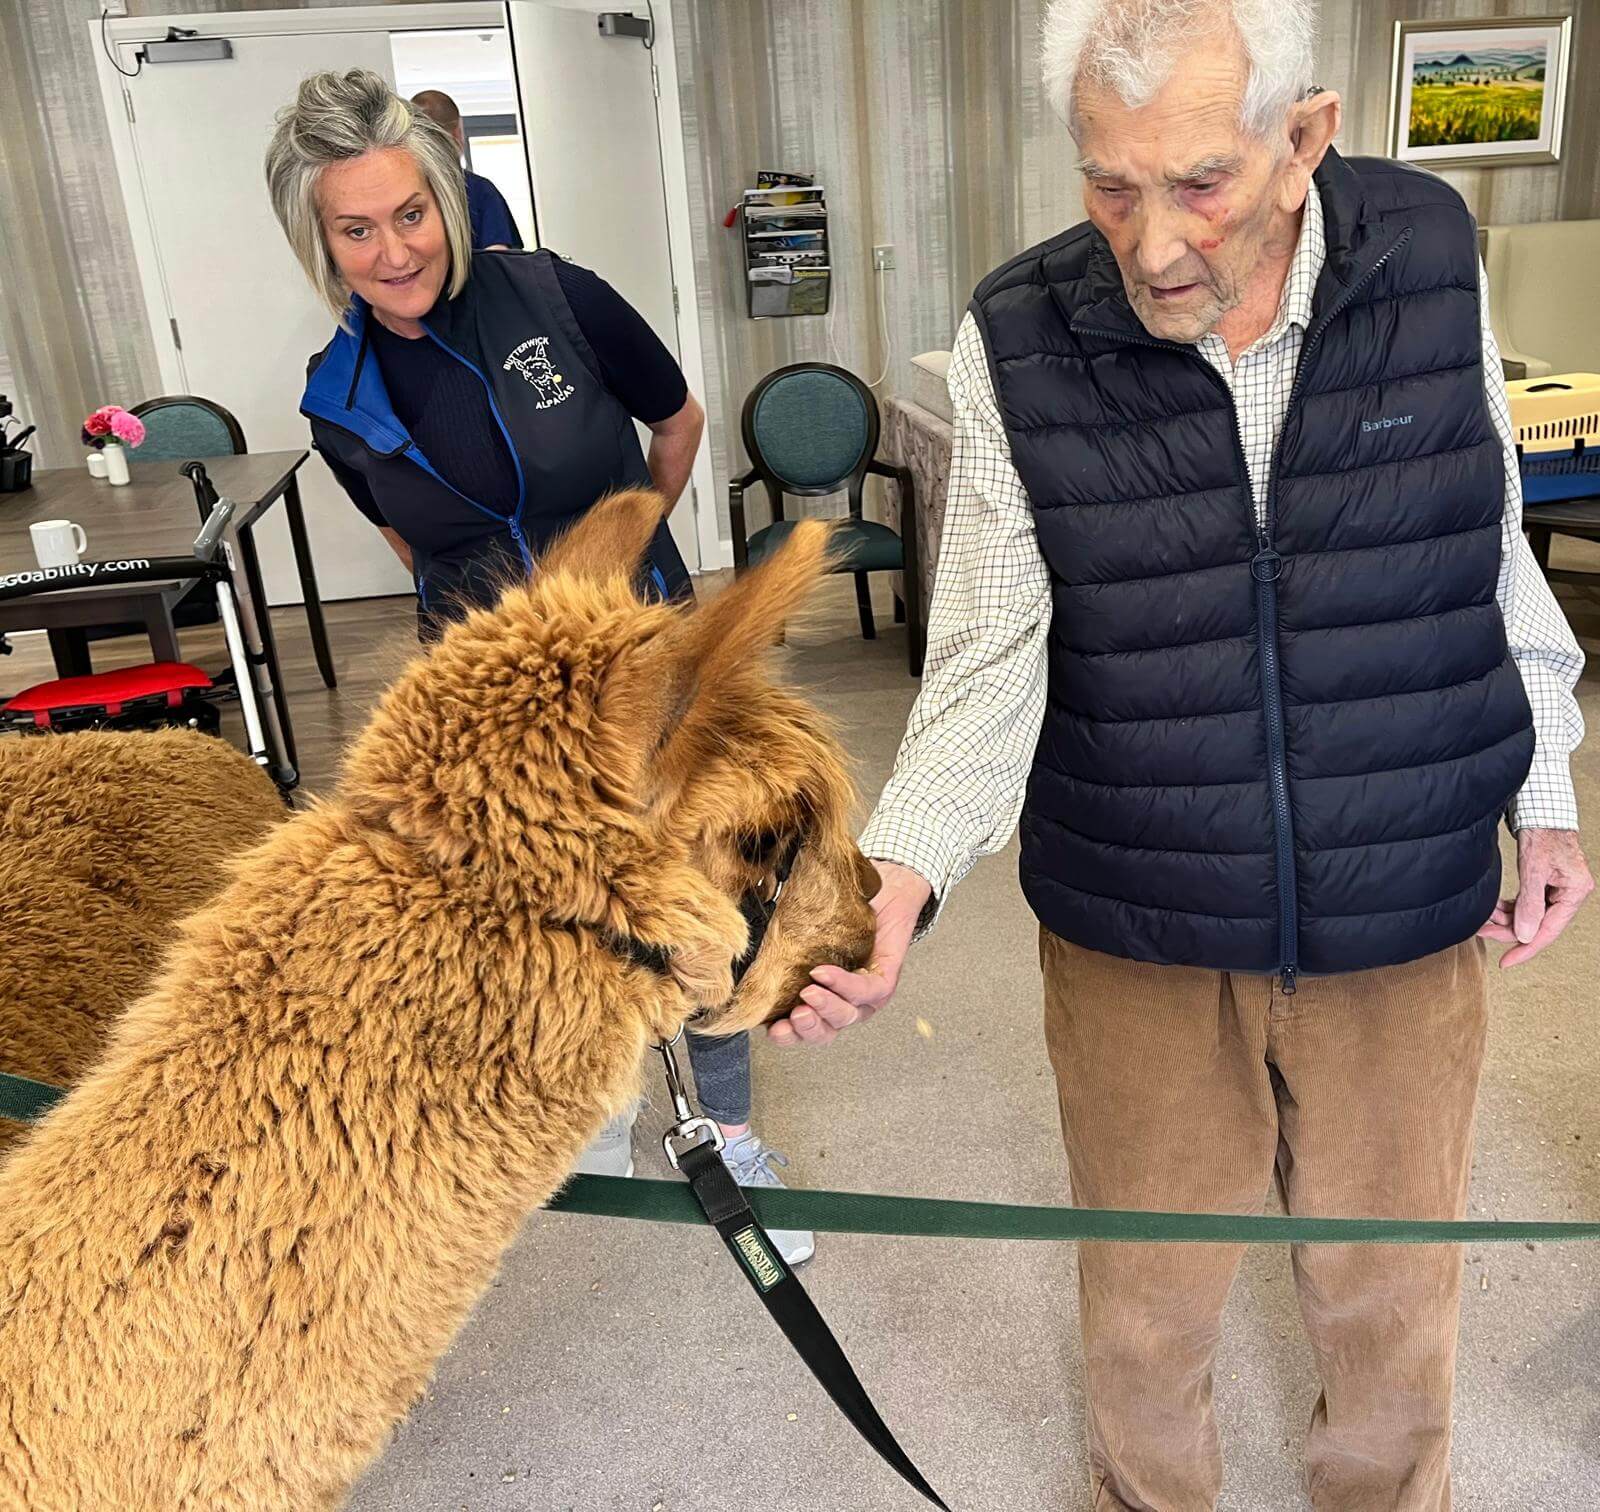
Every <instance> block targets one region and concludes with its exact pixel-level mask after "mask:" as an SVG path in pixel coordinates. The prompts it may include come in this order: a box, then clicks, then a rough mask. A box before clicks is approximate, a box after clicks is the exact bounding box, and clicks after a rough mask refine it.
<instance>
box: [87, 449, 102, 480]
mask: <svg viewBox="0 0 1600 1512" xmlns="http://www.w3.org/2000/svg"><path fill="white" fill-rule="evenodd" d="M84 460H85V462H87V464H88V467H89V476H90V477H91V478H103V477H105V475H106V454H105V453H104V452H100V451H92V452H90V453H89V455H88V456H87V457H86V458H85V459H84Z"/></svg>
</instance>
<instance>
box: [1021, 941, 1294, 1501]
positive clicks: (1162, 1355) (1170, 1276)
mask: <svg viewBox="0 0 1600 1512" xmlns="http://www.w3.org/2000/svg"><path fill="white" fill-rule="evenodd" d="M1040 961H1041V964H1042V966H1043V968H1044V997H1045V1038H1046V1041H1047V1043H1048V1045H1049V1049H1050V1060H1051V1064H1052V1065H1053V1067H1054V1068H1055V1073H1056V1084H1057V1088H1058V1091H1059V1094H1060V1101H1061V1127H1062V1133H1063V1136H1064V1138H1065V1141H1066V1147H1067V1167H1068V1172H1069V1175H1070V1177H1071V1181H1072V1200H1073V1202H1074V1203H1075V1204H1076V1205H1077V1206H1079V1207H1108V1208H1142V1209H1155V1210H1165V1211H1178V1212H1211V1213H1255V1212H1259V1211H1260V1209H1261V1207H1262V1204H1263V1202H1264V1201H1265V1199H1266V1195H1267V1191H1268V1188H1269V1187H1270V1185H1271V1182H1272V1168H1273V1156H1274V1154H1275V1152H1276V1149H1277V1144H1278V1130H1277V1113H1276V1109H1275V1108H1274V1106H1273V1099H1272V1086H1271V1079H1270V1076H1269V1073H1268V1068H1267V1066H1266V1060H1265V1056H1266V1028H1267V1026H1266V1015H1267V1001H1268V991H1269V987H1268V983H1267V982H1266V980H1265V979H1260V978H1253V977H1233V976H1229V975H1227V974H1225V973H1222V972H1216V971H1201V970H1197V969H1191V968H1187V967H1177V966H1148V965H1143V964H1140V963H1138V962H1134V961H1124V960H1119V959H1117V958H1115V957H1112V956H1107V955H1100V954H1098V953H1097V952H1095V951H1090V950H1083V949H1080V948H1079V947H1078V946H1075V945H1070V944H1068V943H1067V942H1066V941H1064V940H1061V939H1059V938H1057V937H1056V936H1055V935H1053V934H1051V933H1050V932H1049V931H1048V930H1042V931H1041V932H1040ZM1242 1255H1243V1249H1242V1247H1241V1246H1239V1245H1223V1244H1083V1245H1080V1246H1079V1247H1078V1299H1079V1309H1080V1314H1081V1318H1080V1325H1081V1329H1082V1335H1083V1352H1084V1383H1085V1391H1086V1395H1087V1398H1088V1417H1089V1463H1090V1474H1091V1476H1092V1479H1093V1487H1094V1507H1095V1509H1096V1512H1124V1509H1128V1512H1211V1509H1212V1508H1213V1507H1214V1506H1215V1504H1216V1499H1217V1494H1218V1491H1219V1490H1220V1488H1221V1484H1222V1451H1221V1447H1220V1444H1219V1441H1218V1437H1217V1427H1216V1420H1215V1417H1214V1416H1213V1412H1212V1405H1211V1397H1212V1382H1211V1372H1212V1362H1213V1358H1214V1356H1215V1354H1216V1347H1217V1341H1218V1339H1219V1337H1220V1335H1221V1331H1222V1310H1223V1306H1224V1304H1225V1303H1226V1301H1227V1297H1228V1290H1229V1288H1230V1287H1231V1285H1232V1284H1233V1277H1234V1273H1235V1272H1236V1271H1237V1270H1238V1267H1239V1261H1240V1258H1241V1257H1242Z"/></svg>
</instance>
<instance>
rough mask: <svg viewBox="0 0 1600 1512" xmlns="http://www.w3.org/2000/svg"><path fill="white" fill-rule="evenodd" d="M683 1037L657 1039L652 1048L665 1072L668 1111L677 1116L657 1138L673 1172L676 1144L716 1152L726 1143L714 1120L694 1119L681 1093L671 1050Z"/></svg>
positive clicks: (678, 1033) (680, 1032) (679, 1080)
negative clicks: (704, 1146) (669, 1101)
mask: <svg viewBox="0 0 1600 1512" xmlns="http://www.w3.org/2000/svg"><path fill="white" fill-rule="evenodd" d="M682 1038H683V1030H682V1029H681V1028H680V1029H679V1030H678V1032H677V1033H676V1034H675V1035H673V1036H672V1038H671V1039H669V1040H657V1041H656V1049H657V1050H659V1051H660V1052H661V1064H662V1066H663V1067H664V1068H665V1070H666V1073H667V1091H668V1093H669V1094H670V1095H671V1097H672V1111H673V1112H674V1113H675V1114H676V1115H677V1118H678V1121H677V1122H676V1123H675V1124H673V1126H672V1127H671V1128H670V1129H668V1130H667V1132H666V1133H665V1134H663V1135H662V1136H661V1148H662V1149H664V1150H665V1151H666V1152H667V1164H668V1165H670V1166H671V1167H672V1169H673V1170H675V1171H676V1170H678V1169H679V1166H678V1144H680V1143H683V1144H689V1145H696V1144H707V1143H709V1144H710V1146H711V1148H712V1149H714V1150H720V1149H722V1147H723V1146H724V1145H725V1144H726V1143H727V1140H726V1139H724V1138H723V1135H722V1130H721V1129H720V1128H719V1127H718V1126H717V1121H716V1120H715V1119H714V1118H696V1117H695V1116H694V1113H693V1111H692V1110H691V1108H690V1107H689V1098H688V1096H687V1094H686V1093H685V1092H684V1090H683V1077H682V1076H681V1075H680V1074H679V1071H678V1058H677V1057H676V1056H675V1055H674V1054H673V1053H672V1047H673V1046H674V1045H675V1044H677V1043H678V1041H679V1040H681V1039H682ZM703 1134H708V1135H710V1136H711V1137H710V1139H709V1140H706V1139H702V1138H701V1137H700V1136H701V1135H703Z"/></svg>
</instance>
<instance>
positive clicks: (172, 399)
mask: <svg viewBox="0 0 1600 1512" xmlns="http://www.w3.org/2000/svg"><path fill="white" fill-rule="evenodd" d="M130 413H132V414H135V415H137V416H138V417H139V418H140V419H141V420H143V421H144V444H143V445H142V446H141V447H140V448H139V449H138V451H136V452H135V453H134V454H133V456H134V459H135V460H136V461H139V462H191V461H196V460H204V459H205V458H206V457H233V456H237V455H239V453H241V452H245V451H248V450H249V447H247V446H246V445H245V444H244V430H243V428H242V427H241V426H240V424H239V422H238V421H237V420H235V419H234V418H233V416H232V415H230V414H229V413H228V412H227V410H225V409H223V407H222V406H221V405H220V404H213V403H212V402H211V400H209V399H201V398H198V397H197V396H195V395H194V394H163V395H162V396H161V397H160V398H159V399H146V400H145V401H144V403H143V404H136V405H134V407H133V409H132V410H131V411H130Z"/></svg>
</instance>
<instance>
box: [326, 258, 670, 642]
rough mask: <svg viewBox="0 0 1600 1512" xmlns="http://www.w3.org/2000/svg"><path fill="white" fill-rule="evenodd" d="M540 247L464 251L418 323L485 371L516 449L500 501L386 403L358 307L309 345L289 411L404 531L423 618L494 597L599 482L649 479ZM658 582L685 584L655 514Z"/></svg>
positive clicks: (645, 484) (589, 500)
mask: <svg viewBox="0 0 1600 1512" xmlns="http://www.w3.org/2000/svg"><path fill="white" fill-rule="evenodd" d="M551 258H552V254H551V253H550V252H548V251H539V252H475V253H474V254H473V257H472V273H471V276H470V277H469V278H468V279H467V283H466V287H465V288H463V289H462V291H461V293H460V294H458V295H457V296H456V297H455V298H454V299H450V300H441V301H440V302H439V303H438V304H437V305H436V306H434V308H433V309H432V310H431V311H430V312H429V314H428V317H427V319H426V320H425V321H424V322H423V324H424V325H425V326H426V328H427V332H428V336H427V338H426V339H428V340H432V341H436V342H438V343H439V344H440V345H442V346H443V347H445V349H446V350H448V351H449V352H451V353H452V354H453V355H454V356H455V357H456V358H458V359H459V360H460V361H462V362H464V363H466V364H467V365H468V366H469V367H471V368H472V369H473V370H474V371H475V372H476V373H477V374H478V376H479V377H480V378H481V379H482V380H483V382H484V385H485V387H486V388H487V390H488V394H489V402H490V405H491V407H492V409H493V410H494V413H495V417H496V419H497V420H498V422H499V424H500V426H501V428H502V430H503V431H504V433H505V436H506V440H507V443H508V444H509V445H510V447H511V450H512V456H513V458H514V460H515V462H516V467H517V476H518V479H519V481H520V484H521V497H520V500H519V503H518V506H517V508H516V510H515V511H514V512H513V513H512V514H510V515H502V514H498V513H496V512H495V511H493V510H491V509H487V508H485V507H484V506H483V505H481V504H479V503H478V502H477V501H476V500H473V499H469V498H467V497H466V496H465V495H463V494H460V493H458V492H456V490H455V489H454V488H452V487H451V486H450V485H449V484H448V483H446V482H445V480H444V479H443V478H442V477H441V476H440V475H439V474H438V472H437V471H435V469H434V467H433V464H432V463H431V462H430V461H429V460H428V459H427V458H426V457H425V456H424V455H423V454H422V452H421V449H420V448H419V447H418V446H417V444H416V442H415V441H414V440H413V439H412V438H411V436H410V435H408V434H407V432H406V430H405V428H404V427H403V426H402V425H401V424H400V421H399V419H398V417H397V416H396V415H395V412H394V407H393V406H392V405H391V404H390V402H389V395H388V392H387V390H386V389H385V387H384V382H383V374H382V372H381V371H380V370H379V367H378V364H377V362H376V360H375V359H374V358H373V357H372V354H371V351H370V350H369V346H368V342H367V340H366V321H367V318H368V317H367V308H366V306H365V305H364V304H362V303H361V302H360V301H354V302H353V303H352V307H351V311H350V313H349V316H348V317H347V325H346V327H341V329H340V330H339V331H338V332H337V333H336V334H335V335H334V338H333V340H332V341H331V342H329V344H328V346H327V348H326V350H325V351H323V352H321V353H319V354H318V355H317V356H315V357H313V358H312V359H311V364H310V371H309V373H308V375H307V383H306V390H305V396H304V398H302V400H301V401H300V412H301V413H302V414H303V415H305V416H306V417H307V418H308V419H309V420H310V421H311V434H312V437H313V439H314V440H315V441H316V444H317V447H318V448H319V450H321V451H324V452H327V453H329V454H330V455H332V456H334V457H336V458H337V459H338V460H339V461H341V462H343V463H344V464H345V465H346V466H348V467H350V468H353V469H354V470H355V471H356V472H358V473H360V474H361V475H362V476H363V477H364V478H365V479H366V480H367V483H368V485H369V486H370V488H371V490H372V493H373V496H374V497H375V498H376V499H377V501H378V505H379V507H380V508H381V509H382V510H383V513H384V517H385V519H386V520H387V522H388V523H389V524H390V525H391V526H393V527H394V529H396V530H397V531H399V533H400V536H401V538H402V539H403V540H405V541H407V542H408V543H410V545H411V547H412V555H413V561H414V567H415V572H416V582H417V598H418V603H419V609H420V613H421V619H422V623H423V627H424V632H425V633H428V634H432V633H437V631H438V630H439V629H441V628H442V621H444V620H446V619H449V618H453V617H456V616H458V615H460V614H462V613H464V612H465V610H466V609H467V608H468V607H470V606H471V605H474V604H493V603H494V602H495V600H496V599H498V598H499V596H500V593H501V590H502V589H503V588H504V587H505V585H506V583H507V582H508V581H510V580H512V579H513V578H516V577H520V576H522V575H523V574H525V573H526V572H527V571H528V570H529V568H530V567H531V565H532V560H533V558H534V557H535V556H536V555H537V554H538V553H539V551H540V550H541V549H542V548H543V547H544V546H545V545H547V544H548V543H549V542H550V540H551V539H553V538H554V537H555V536H556V535H559V534H560V533H561V532H562V531H563V530H565V529H566V528H567V527H568V526H569V525H571V524H572V522H573V521H574V520H576V519H577V518H578V517H579V516H580V515H582V514H583V513H584V512H585V511H587V510H588V509H589V508H590V506H592V505H593V504H594V503H595V501H596V500H597V499H599V498H600V497H601V496H602V495H604V494H607V493H611V492H613V491H614V490H617V489H622V488H649V487H651V486H652V484H651V481H650V469H649V467H648V466H647V465H646V463H645V456H644V451H643V449H642V448H641V447H640V445H639V435H638V432H637V431H636V430H635V429H634V424H633V418H632V416H631V415H629V414H628V412H627V410H626V409H625V408H624V407H623V404H622V402H621V400H619V399H618V398H617V397H616V396H615V395H614V394H613V393H612V392H611V391H610V389H608V388H607V387H606V385H605V381H604V379H603V378H602V377H601V371H600V361H599V358H597V357H596V356H595V354H594V352H593V350H592V349H591V348H590V346H589V343H588V342H587V341H586V340H585V339H584V335H583V331H582V330H581V329H580V327H579V325H578V322H577V320H576V318H575V317H574V316H573V313H572V309H571V307H570V306H569V305H568V304H567V299H566V296H565V295H564V294H563V293H562V292H561V284H560V281H559V280H558V279H557V277H556V273H555V267H554V265H553V263H552V261H551ZM650 556H651V567H652V569H653V572H652V575H653V577H654V581H655V585H656V587H657V588H658V589H659V590H660V591H661V592H662V593H663V594H665V595H667V596H669V597H676V596H678V595H680V594H682V593H686V592H688V591H689V575H688V572H687V571H686V570H685V568H684V565H683V558H682V557H681V556H680V555H679V554H678V548H677V546H676V545H675V544H674V543H673V540H672V534H671V532H670V530H669V529H668V527H667V524H666V521H664V520H663V521H662V523H661V525H660V527H659V528H658V529H657V531H656V538H655V541H654V542H653V543H652V545H651V551H650Z"/></svg>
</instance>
